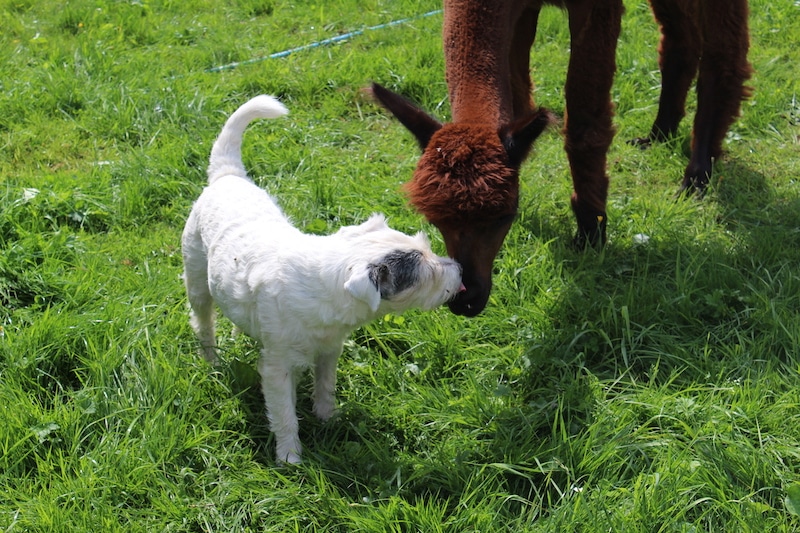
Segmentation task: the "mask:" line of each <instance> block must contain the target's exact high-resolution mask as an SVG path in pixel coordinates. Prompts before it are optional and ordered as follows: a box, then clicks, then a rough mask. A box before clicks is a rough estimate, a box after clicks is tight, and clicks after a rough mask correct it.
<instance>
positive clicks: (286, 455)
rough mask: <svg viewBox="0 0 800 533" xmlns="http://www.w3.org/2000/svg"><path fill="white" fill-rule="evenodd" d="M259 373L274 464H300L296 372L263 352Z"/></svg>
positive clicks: (285, 359) (286, 361)
mask: <svg viewBox="0 0 800 533" xmlns="http://www.w3.org/2000/svg"><path fill="white" fill-rule="evenodd" d="M258 372H259V373H260V374H261V390H262V392H263V394H264V403H265V404H266V407H267V417H268V418H269V422H270V428H271V429H272V432H273V433H274V434H275V452H276V460H277V461H278V463H290V464H299V463H300V462H301V458H300V454H301V453H302V446H301V445H300V436H299V434H298V421H297V410H296V403H297V400H296V398H297V393H296V387H295V381H296V379H295V375H296V372H295V369H294V368H293V366H292V364H291V361H290V358H288V357H278V358H276V357H274V356H272V355H271V354H268V353H267V352H266V349H264V351H263V353H262V356H261V361H259V364H258Z"/></svg>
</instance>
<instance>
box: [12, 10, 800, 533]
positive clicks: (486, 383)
mask: <svg viewBox="0 0 800 533" xmlns="http://www.w3.org/2000/svg"><path fill="white" fill-rule="evenodd" d="M626 4H627V6H626V7H627V12H626V15H625V19H624V24H623V35H622V38H621V41H620V44H619V48H618V75H617V78H616V83H615V86H614V91H613V98H614V102H615V104H616V106H617V116H616V125H617V128H618V133H617V137H616V140H615V142H614V144H613V146H612V149H611V152H610V154H609V172H610V174H611V176H612V188H611V192H610V200H609V217H610V225H609V238H610V242H609V245H608V246H607V247H606V249H605V250H603V251H602V252H600V253H596V252H591V251H590V252H586V253H576V252H575V251H573V250H572V249H571V248H570V246H569V240H570V237H571V234H572V231H573V224H574V223H573V219H572V215H571V212H570V209H569V204H568V198H569V193H570V190H571V183H570V177H569V172H568V167H567V164H566V160H565V156H564V152H563V148H562V145H561V139H560V137H559V135H557V134H555V133H551V134H548V135H546V136H545V137H543V138H542V139H540V141H538V143H537V146H536V148H535V153H534V155H533V156H532V157H531V159H530V161H529V162H528V163H526V164H525V166H524V167H523V172H522V192H523V194H522V200H521V210H520V215H519V218H518V220H517V223H516V224H515V225H514V227H513V229H512V231H511V233H510V234H509V236H508V238H507V240H506V243H505V246H504V248H503V250H502V252H501V254H500V256H499V258H498V260H497V263H496V274H495V290H494V292H493V294H492V298H491V300H490V303H489V306H488V307H487V309H486V311H485V312H484V313H483V314H482V315H480V316H479V317H477V318H475V319H464V318H461V317H456V316H453V315H451V314H449V312H448V311H447V310H446V309H440V310H437V311H434V312H431V313H420V312H409V313H406V314H405V315H403V316H402V317H398V316H387V317H384V318H383V319H382V320H379V321H377V322H375V323H373V324H370V325H368V326H365V327H364V328H362V329H360V330H358V331H357V332H355V333H354V334H353V336H352V339H351V340H350V341H348V343H347V345H346V347H345V353H344V355H343V357H342V360H341V363H340V370H339V386H338V392H339V399H340V404H341V416H340V417H339V419H338V420H336V421H335V422H333V423H329V424H322V423H320V422H318V421H316V420H315V419H314V417H313V415H312V414H311V409H310V407H311V406H310V401H309V399H308V394H307V390H308V388H309V385H310V381H308V380H306V381H305V382H304V383H303V387H302V389H303V390H301V391H300V400H299V402H300V412H301V415H302V418H303V420H302V422H301V438H302V439H303V441H304V443H305V446H306V450H305V463H304V464H303V465H302V466H300V467H298V468H277V467H275V465H274V460H273V453H274V443H273V440H272V437H271V435H270V433H269V430H268V426H267V422H266V417H265V415H264V410H263V402H262V400H261V397H260V393H259V392H258V387H257V375H256V374H255V371H254V363H255V361H256V359H257V347H256V346H255V345H254V344H253V342H251V341H249V340H248V339H246V338H241V337H239V338H232V337H231V336H230V333H231V326H230V324H229V323H227V322H225V321H223V322H222V324H221V328H220V330H221V331H220V342H221V344H222V350H221V351H222V353H221V357H222V360H223V364H222V365H221V367H220V368H219V369H217V370H213V369H212V368H210V367H209V366H208V365H207V364H205V363H204V362H203V361H202V360H201V359H199V358H198V357H197V355H196V345H195V340H194V338H193V334H192V332H191V330H190V328H189V326H188V317H187V310H186V302H185V295H184V292H183V287H182V283H181V281H180V274H181V270H182V267H181V259H180V249H179V235H180V232H181V229H182V224H183V220H184V219H185V217H186V215H187V213H188V211H189V208H190V206H191V203H192V201H193V200H194V198H196V197H197V195H198V194H199V192H200V190H201V189H202V187H203V183H204V180H205V175H204V172H205V166H206V162H207V157H208V152H209V150H210V147H211V143H212V142H213V139H214V138H215V136H216V135H217V133H218V132H219V130H220V128H221V126H222V124H223V122H224V120H225V118H226V116H227V115H228V114H229V113H230V112H232V111H233V110H234V109H235V108H236V107H237V106H238V105H240V104H241V103H243V102H244V101H245V100H246V99H247V98H249V97H251V96H254V95H256V94H259V93H269V94H275V95H277V96H279V97H280V98H281V99H282V100H283V101H284V102H285V103H286V104H287V106H288V107H289V109H290V112H291V114H290V116H289V117H288V118H285V119H281V120H276V121H262V122H260V123H255V124H253V126H252V127H251V128H250V130H249V132H248V134H247V136H246V138H245V143H244V156H245V161H246V165H247V166H248V168H249V169H251V173H252V175H253V176H254V177H255V178H256V179H257V180H258V181H259V183H261V184H262V185H264V186H265V187H268V188H269V189H270V191H272V192H274V193H275V194H276V195H277V196H278V197H279V199H280V201H281V204H282V205H283V207H284V208H285V210H286V211H287V212H288V213H289V214H290V215H291V216H292V218H293V219H294V220H295V222H296V223H297V224H298V225H299V226H300V227H302V228H305V229H306V230H307V231H312V232H318V233H325V232H329V231H333V230H335V229H336V228H338V227H339V226H340V225H342V224H350V223H355V222H360V221H362V220H364V219H365V217H367V216H368V215H369V214H370V213H371V212H373V211H383V212H385V213H387V214H388V215H389V217H390V219H391V223H392V225H393V226H394V227H396V228H398V229H401V230H404V231H409V232H410V231H416V230H419V229H420V228H422V229H425V230H426V231H428V233H429V234H430V235H431V236H432V238H433V241H434V246H435V248H436V249H437V250H438V251H440V252H442V251H443V245H442V243H441V239H440V237H439V236H438V235H437V234H436V232H435V231H434V230H433V228H431V227H430V226H428V225H426V224H425V223H424V221H423V220H422V219H421V217H419V216H418V215H417V214H415V213H414V212H413V211H412V210H411V209H409V207H408V205H407V202H406V199H405V198H404V196H403V194H402V191H401V189H400V185H401V184H402V183H403V182H404V181H405V180H407V179H408V177H409V176H410V175H411V172H412V170H413V167H414V164H415V162H416V159H417V157H418V152H417V148H416V146H415V143H414V140H413V139H412V138H411V136H410V135H408V134H407V133H406V132H405V130H404V129H403V128H402V126H400V125H399V124H397V123H396V122H395V121H394V120H392V119H391V118H390V117H389V116H387V114H386V113H384V112H383V111H381V110H380V109H379V108H377V107H376V106H375V105H374V104H373V103H371V102H370V101H369V100H368V99H367V98H365V97H364V95H363V94H362V93H361V89H362V88H363V87H364V86H366V85H367V84H368V83H369V82H370V81H372V80H376V81H379V82H382V83H384V84H387V85H389V86H391V87H392V88H394V89H396V90H399V91H401V92H403V93H404V94H406V95H408V96H410V97H412V98H414V99H415V100H417V101H419V102H420V103H421V104H422V105H424V106H425V107H426V108H427V109H429V110H431V112H432V113H434V114H435V115H436V116H438V117H439V118H441V119H447V118H448V115H449V110H448V104H447V100H446V87H445V84H444V76H443V59H442V53H441V39H440V30H441V28H440V26H441V15H434V16H429V17H425V18H420V19H416V20H414V21H413V22H411V23H408V24H405V25H401V26H394V27H389V28H384V29H380V30H373V31H367V32H365V33H364V34H363V35H358V36H354V37H353V38H351V39H349V40H347V41H345V42H341V43H338V44H336V45H332V46H322V47H318V48H311V49H307V50H303V51H301V52H297V53H295V54H292V55H289V56H288V57H285V58H281V59H264V60H261V61H255V62H251V63H248V64H243V65H241V66H239V67H238V68H232V69H226V70H222V71H215V70H214V69H215V68H216V67H220V66H223V65H228V64H231V63H242V62H248V61H250V60H253V59H259V58H264V57H266V56H268V55H269V54H272V53H275V52H279V51H282V50H286V49H290V48H294V47H298V46H302V45H306V44H308V43H311V42H314V41H318V40H321V39H327V38H330V37H333V36H335V35H339V34H341V33H345V32H348V31H352V30H358V29H361V28H364V27H369V26H374V25H378V24H382V23H386V22H389V21H391V20H396V19H400V18H404V17H410V16H414V15H418V14H422V13H427V12H429V11H431V10H435V9H438V8H439V7H440V6H439V4H438V3H437V2H434V1H431V0H403V1H396V2H388V1H385V0H372V1H368V2H355V1H353V0H336V1H335V2H316V3H315V2H307V1H299V2H294V3H291V2H284V1H282V0H237V1H235V2H229V3H221V2H211V1H208V0H194V1H190V2H174V1H170V0H167V1H147V0H145V1H137V2H122V1H116V2H90V1H88V0H76V1H71V2H68V3H56V2H52V1H41V2H33V1H32V0H0V14H2V17H3V20H4V27H3V32H2V33H0V47H1V48H0V49H1V50H2V52H3V53H2V54H0V144H1V145H2V149H1V150H0V179H1V180H2V181H0V251H1V253H0V327H2V329H0V528H2V529H3V530H4V531H109V532H113V531H125V532H129V531H187V532H189V531H192V532H193V531H281V532H283V531H326V532H328V531H342V532H344V531H348V532H349V531H404V532H405V531H425V532H432V531H453V532H466V531H480V532H485V531H548V532H549V531H553V532H562V531H598V532H599V531H641V532H656V531H658V532H673V531H674V532H699V531H709V532H718V531H756V532H761V531H787V532H789V531H798V530H800V515H798V513H800V348H798V346H800V189H799V188H798V176H800V140H799V139H800V82H799V81H798V79H797V53H796V36H797V35H798V34H800V7H799V6H798V5H797V3H796V2H768V1H767V0H753V1H752V2H751V11H752V15H751V30H752V47H751V54H750V59H751V61H752V63H753V65H754V67H755V71H756V74H755V76H754V78H753V79H752V80H751V85H752V86H753V87H754V89H755V93H754V97H753V98H752V99H751V100H749V101H748V102H746V103H745V104H744V106H743V116H742V118H741V119H740V120H739V121H738V122H737V123H736V124H734V126H733V127H732V128H731V131H730V133H729V135H728V139H727V142H726V150H727V153H726V155H725V157H724V158H723V159H722V160H721V161H719V162H717V164H716V168H715V178H714V183H713V188H712V190H711V191H710V193H709V194H708V195H707V197H706V198H705V199H704V200H703V201H697V200H695V199H691V200H688V201H675V200H674V199H673V198H672V195H673V194H674V193H675V191H676V190H677V187H678V185H679V180H680V177H681V176H682V172H683V168H684V166H685V164H686V161H687V154H686V146H687V143H688V139H689V130H690V121H689V120H687V121H685V123H684V124H683V125H682V126H681V129H680V131H679V135H678V137H677V138H676V139H675V140H673V141H671V142H669V143H666V144H663V145H658V146H654V147H652V148H651V149H649V150H647V151H640V150H639V149H637V148H634V147H631V146H629V145H627V144H626V143H625V142H624V141H625V140H626V139H630V138H633V137H636V136H639V135H642V134H643V133H645V132H646V131H647V130H648V128H649V127H650V124H651V122H652V120H653V117H654V115H655V108H656V102H657V98H658V83H659V76H658V72H657V64H656V52H655V50H656V46H657V41H658V35H657V29H656V27H655V24H654V23H653V20H652V16H651V15H650V13H649V11H648V9H647V6H646V4H645V3H644V2H633V1H626ZM537 40H538V42H537V45H536V48H535V52H534V54H533V62H532V68H533V73H534V77H535V80H536V85H537V92H536V99H537V101H538V102H539V103H540V104H541V105H545V106H547V107H550V108H552V109H554V110H556V111H557V112H559V113H561V112H563V107H564V102H563V90H562V87H563V80H564V76H565V72H566V65H567V60H568V47H569V38H568V33H567V25H566V20H565V17H564V15H563V13H561V12H560V11H559V10H556V9H553V8H548V9H546V10H545V11H544V13H543V15H542V18H541V23H540V29H539V32H538V35H537ZM693 106H694V100H693V97H690V110H689V117H692V116H693ZM639 234H644V235H647V236H648V237H649V240H648V241H647V242H646V243H644V244H643V243H639V242H637V239H638V237H636V236H637V235H639Z"/></svg>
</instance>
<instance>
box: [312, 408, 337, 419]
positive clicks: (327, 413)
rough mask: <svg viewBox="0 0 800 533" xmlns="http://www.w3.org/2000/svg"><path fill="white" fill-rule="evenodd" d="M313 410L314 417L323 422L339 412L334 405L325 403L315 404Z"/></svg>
mask: <svg viewBox="0 0 800 533" xmlns="http://www.w3.org/2000/svg"><path fill="white" fill-rule="evenodd" d="M313 412H314V415H316V417H317V418H319V419H320V420H322V421H323V422H327V421H328V420H330V419H331V418H333V417H334V416H336V415H337V414H339V410H338V409H336V407H334V406H333V404H325V405H320V404H315V405H314V409H313Z"/></svg>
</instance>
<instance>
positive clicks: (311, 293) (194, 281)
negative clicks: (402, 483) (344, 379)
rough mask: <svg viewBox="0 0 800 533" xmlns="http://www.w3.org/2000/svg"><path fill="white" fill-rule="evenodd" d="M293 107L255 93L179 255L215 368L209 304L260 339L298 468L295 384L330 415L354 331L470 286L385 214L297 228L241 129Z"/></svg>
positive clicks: (284, 451)
mask: <svg viewBox="0 0 800 533" xmlns="http://www.w3.org/2000/svg"><path fill="white" fill-rule="evenodd" d="M286 113H287V111H286V108H285V107H284V106H283V105H282V104H281V103H280V102H278V101H277V100H275V99H274V98H272V97H270V96H264V95H262V96H257V97H255V98H253V99H252V100H250V101H249V102H247V103H246V104H244V105H243V106H242V107H240V108H239V109H238V110H237V111H236V112H235V113H234V114H233V115H232V116H231V117H230V118H229V119H228V121H227V122H226V124H225V127H224V128H223V129H222V132H221V133H220V136H219V138H217V141H216V142H215V143H214V147H213V149H212V150H211V160H210V164H209V167H208V186H207V187H206V188H205V190H204V191H203V193H202V194H201V195H200V198H199V199H198V200H197V202H195V204H194V207H193V208H192V211H191V213H190V215H189V219H188V220H187V221H186V227H185V229H184V231H183V239H182V248H183V261H184V269H185V270H184V281H185V282H186V291H187V293H188V298H189V304H190V306H191V323H192V327H193V328H194V330H195V332H196V333H197V336H198V338H199V340H200V345H201V348H202V353H203V355H204V357H205V358H206V359H207V360H209V361H210V362H212V363H213V362H215V361H216V350H215V342H214V303H215V302H216V305H217V306H218V307H219V308H220V310H221V311H222V312H223V314H224V315H225V316H227V317H228V318H229V319H230V320H231V321H232V322H233V323H234V324H235V325H236V326H237V327H238V328H239V329H241V330H242V331H244V332H245V333H247V334H248V335H250V336H251V337H253V338H254V339H256V340H258V341H260V343H261V345H262V355H261V359H260V361H259V364H258V370H259V373H260V374H261V377H262V390H263V393H264V400H265V403H266V407H267V413H268V416H269V420H270V425H271V429H272V431H273V432H274V433H275V437H276V447H277V459H278V461H279V462H289V463H299V462H300V454H301V446H300V440H299V437H298V432H297V430H298V421H297V414H296V411H295V400H296V390H295V382H296V377H297V374H298V373H299V371H300V370H302V369H303V368H307V367H313V369H314V374H315V382H314V395H313V399H314V409H313V410H314V414H315V415H317V416H318V417H319V418H321V419H322V420H327V419H329V418H330V417H331V416H332V415H333V413H334V410H335V400H334V387H335V383H336V364H337V360H338V358H339V356H340V355H341V352H342V345H343V343H344V341H345V340H346V339H347V337H348V336H349V334H350V333H351V332H352V331H353V330H354V329H355V328H357V327H358V326H361V325H363V324H365V323H367V322H369V321H370V320H372V319H374V318H376V317H378V316H381V315H384V314H386V313H387V312H395V313H398V312H402V311H404V310H406V309H409V308H411V307H419V308H422V309H432V308H434V307H437V306H439V305H441V304H443V303H445V302H446V301H448V300H450V299H451V298H452V297H454V296H455V295H456V293H457V292H459V291H461V290H463V285H462V284H461V268H460V267H459V265H458V264H457V263H456V262H455V261H453V260H452V259H448V258H444V257H439V256H437V255H434V254H433V252H432V251H431V249H430V244H429V243H428V240H427V239H426V237H425V236H424V235H423V234H421V233H420V234H417V235H416V236H413V237H411V236H408V235H405V234H403V233H400V232H398V231H395V230H393V229H391V228H389V227H388V226H387V225H386V220H385V219H384V217H383V216H382V215H377V214H376V215H372V217H370V218H369V220H367V221H366V222H364V223H363V224H361V225H358V226H348V227H343V228H341V229H340V230H339V231H337V232H336V233H334V234H333V235H328V236H318V235H307V234H304V233H302V232H301V231H299V230H298V229H296V228H294V227H293V226H292V225H291V224H290V223H289V221H288V220H287V218H286V216H285V215H284V214H283V212H282V211H281V209H280V208H279V207H278V205H277V204H276V203H275V201H274V200H273V199H272V197H271V196H269V195H268V194H267V193H266V192H265V191H263V190H262V189H260V188H258V187H257V186H256V185H255V184H254V183H253V182H252V181H251V180H250V178H249V177H248V176H247V173H246V171H245V169H244V166H243V165H242V158H241V143H242V136H243V134H244V130H245V128H246V127H247V125H248V124H249V123H250V122H251V121H252V120H253V119H255V118H275V117H279V116H281V115H285V114H286Z"/></svg>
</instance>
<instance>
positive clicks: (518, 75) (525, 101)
mask: <svg viewBox="0 0 800 533" xmlns="http://www.w3.org/2000/svg"><path fill="white" fill-rule="evenodd" d="M538 21H539V10H538V9H526V10H524V11H523V12H522V14H521V15H520V17H519V19H517V22H516V24H515V26H514V34H513V37H512V38H511V47H510V50H509V57H508V70H509V77H510V78H511V100H512V107H513V110H514V118H519V117H522V116H525V115H528V114H529V113H531V111H533V108H534V101H533V81H532V80H531V74H530V71H531V66H530V63H531V47H532V46H533V41H534V40H535V39H536V25H537V24H538Z"/></svg>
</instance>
